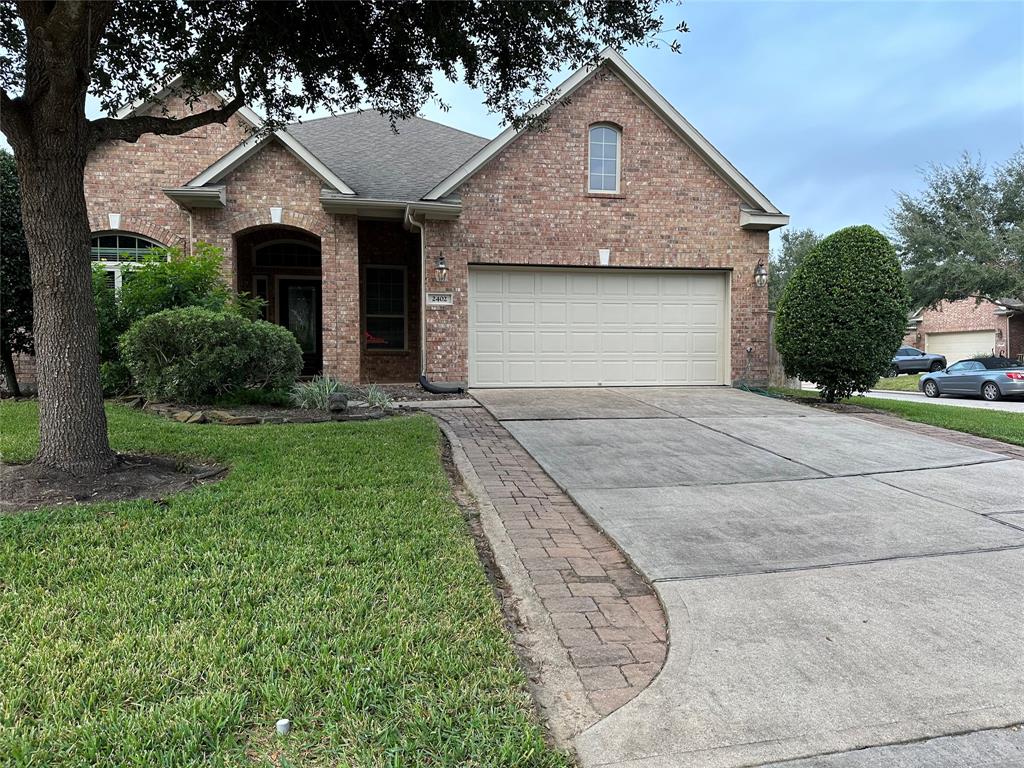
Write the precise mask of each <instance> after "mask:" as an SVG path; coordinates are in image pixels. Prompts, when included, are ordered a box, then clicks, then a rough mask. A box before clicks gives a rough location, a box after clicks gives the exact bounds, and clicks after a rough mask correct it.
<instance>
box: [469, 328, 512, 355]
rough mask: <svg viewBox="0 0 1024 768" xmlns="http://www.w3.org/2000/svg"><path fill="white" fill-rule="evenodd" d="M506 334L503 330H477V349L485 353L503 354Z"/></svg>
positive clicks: (475, 336)
mask: <svg viewBox="0 0 1024 768" xmlns="http://www.w3.org/2000/svg"><path fill="white" fill-rule="evenodd" d="M503 336H504V334H503V333H502V332H501V331H476V332H474V334H473V337H474V339H475V340H476V349H477V351H478V352H483V353H485V354H486V353H498V354H501V352H502V350H503V349H504V348H505V345H504V339H503Z"/></svg>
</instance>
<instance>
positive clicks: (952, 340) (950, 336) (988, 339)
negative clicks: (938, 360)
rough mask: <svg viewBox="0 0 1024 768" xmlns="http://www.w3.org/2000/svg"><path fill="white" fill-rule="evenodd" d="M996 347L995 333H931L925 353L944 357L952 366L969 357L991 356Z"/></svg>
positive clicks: (926, 341) (927, 339) (926, 342)
mask: <svg viewBox="0 0 1024 768" xmlns="http://www.w3.org/2000/svg"><path fill="white" fill-rule="evenodd" d="M995 346H996V334H995V331H958V332H956V333H929V334H928V336H927V338H926V339H925V351H926V352H931V353H932V354H936V355H944V356H945V358H946V362H947V363H949V364H950V365H952V364H953V363H955V362H956V361H957V360H966V359H967V358H969V357H978V356H979V355H991V354H992V350H993V349H995Z"/></svg>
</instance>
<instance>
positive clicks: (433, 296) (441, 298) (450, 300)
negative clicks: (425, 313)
mask: <svg viewBox="0 0 1024 768" xmlns="http://www.w3.org/2000/svg"><path fill="white" fill-rule="evenodd" d="M454 303H455V299H454V297H453V295H452V294H450V293H431V292H429V291H428V292H427V306H428V307H450V306H452V304H454Z"/></svg>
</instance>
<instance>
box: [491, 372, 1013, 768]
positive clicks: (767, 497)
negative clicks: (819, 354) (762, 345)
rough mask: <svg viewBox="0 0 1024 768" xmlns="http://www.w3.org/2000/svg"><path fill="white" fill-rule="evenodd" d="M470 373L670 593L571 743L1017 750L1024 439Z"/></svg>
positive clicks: (591, 760)
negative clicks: (666, 634)
mask: <svg viewBox="0 0 1024 768" xmlns="http://www.w3.org/2000/svg"><path fill="white" fill-rule="evenodd" d="M473 394H474V395H475V396H476V397H477V399H478V400H480V402H481V403H482V404H483V405H484V406H485V407H487V408H488V409H489V410H490V411H491V412H492V413H493V414H494V415H495V417H496V418H498V419H499V420H500V421H501V422H502V423H503V425H504V426H505V427H506V428H507V429H508V430H509V431H510V432H511V433H512V434H513V435H514V436H515V437H516V439H518V440H519V442H520V443H521V444H522V445H523V446H524V447H525V448H526V449H527V450H528V451H529V452H530V453H531V454H533V456H534V457H535V458H536V459H537V461H538V462H539V463H540V464H541V465H542V466H543V467H544V469H545V470H546V471H547V472H548V474H549V475H551V477H552V478H553V479H554V480H555V481H556V482H557V483H558V484H559V485H561V486H562V487H563V488H565V489H566V491H567V492H568V493H569V494H570V495H571V496H572V497H573V498H574V499H575V500H576V501H577V503H578V504H579V505H580V506H581V507H582V508H583V509H584V510H586V511H587V513H588V514H590V516H591V517H592V518H593V519H594V520H595V521H596V522H597V523H598V524H599V525H600V526H602V527H603V528H604V530H605V531H606V532H607V533H608V534H609V535H610V536H611V537H612V538H614V539H615V540H616V541H617V542H618V543H619V545H620V546H621V547H622V548H623V550H624V551H625V552H626V554H627V555H628V556H629V557H630V558H631V559H632V560H633V562H634V563H635V564H636V566H637V567H638V568H639V569H640V570H641V571H643V572H644V574H645V575H646V576H647V577H648V578H650V579H651V580H652V581H653V582H654V585H655V588H656V590H657V591H658V594H659V596H660V598H661V600H662V602H663V603H664V605H665V608H666V611H667V614H668V618H669V628H670V641H671V646H670V650H669V656H668V660H667V662H666V665H665V668H664V669H663V671H662V673H661V674H660V676H659V677H658V678H657V679H656V680H655V681H654V682H653V683H652V685H651V686H650V687H649V688H647V689H646V690H645V691H644V692H643V693H641V694H640V696H638V697H637V698H636V699H634V700H633V701H631V702H630V703H628V704H627V705H625V706H624V707H622V708H621V709H619V710H618V711H616V712H614V713H613V714H612V715H610V716H609V717H607V718H605V719H604V720H602V721H600V722H599V723H597V724H596V725H594V726H593V727H591V728H590V729H589V730H587V731H585V732H584V733H583V734H581V735H580V736H579V737H578V739H577V748H578V752H579V755H580V758H581V761H582V763H583V764H584V765H585V766H617V767H619V768H668V767H669V766H672V767H673V768H675V767H685V766H693V767H694V768H725V767H728V766H755V765H772V766H776V765H777V764H783V763H786V764H789V763H788V761H795V760H800V759H801V758H802V760H801V761H800V762H794V763H792V764H791V765H792V768H798V767H799V768H812V767H818V766H820V767H821V768H826V767H827V768H869V766H870V768H876V766H878V767H880V766H929V767H930V768H947V767H948V768H953V767H954V766H955V767H956V768H968V766H969V767H970V768H979V767H980V766H1003V767H1006V768H1008V767H1009V766H1024V731H1021V730H1020V729H1019V728H1011V727H1010V726H1013V725H1015V724H1019V723H1021V722H1024V654H1022V649H1024V490H1022V489H1024V462H1020V461H1014V460H1009V459H1007V458H1006V457H1004V456H1002V455H1000V454H996V453H989V452H986V451H982V450H977V449H974V448H968V447H963V446H959V445H956V444H953V443H949V442H945V441H940V440H935V439H932V438H927V437H923V436H920V435H916V434H913V433H911V432H909V431H903V430H900V429H893V428H889V427H884V426H880V425H876V424H873V423H869V422H867V421H863V420H860V419H856V418H852V417H846V416H839V415H831V414H825V415H823V414H822V413H821V412H819V411H814V410H811V409H809V408H806V407H804V406H799V405H795V404H790V403H786V402H782V401H778V400H772V399H769V398H764V397H760V396H757V395H752V394H747V393H742V392H739V391H737V390H732V389H725V388H657V389H646V388H644V389H638V388H636V389H635V388H608V389H558V390H484V391H477V392H474V393H473Z"/></svg>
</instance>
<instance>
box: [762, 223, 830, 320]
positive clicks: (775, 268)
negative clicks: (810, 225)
mask: <svg viewBox="0 0 1024 768" xmlns="http://www.w3.org/2000/svg"><path fill="white" fill-rule="evenodd" d="M820 242H821V235H819V234H818V233H817V232H815V231H814V230H813V229H787V230H786V231H785V232H783V233H782V235H781V237H780V238H779V247H778V248H776V249H774V250H773V251H772V254H771V265H772V269H771V274H770V275H769V278H768V306H769V307H770V308H771V309H775V307H776V306H777V305H778V303H779V299H780V298H782V292H783V291H784V290H785V288H786V283H788V282H789V279H790V278H791V277H792V276H793V273H794V272H795V271H796V268H797V267H798V266H800V263H801V262H802V261H803V260H804V257H805V256H807V254H808V253H810V252H811V251H812V250H813V249H814V246H816V245H817V244H818V243H820Z"/></svg>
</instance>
